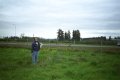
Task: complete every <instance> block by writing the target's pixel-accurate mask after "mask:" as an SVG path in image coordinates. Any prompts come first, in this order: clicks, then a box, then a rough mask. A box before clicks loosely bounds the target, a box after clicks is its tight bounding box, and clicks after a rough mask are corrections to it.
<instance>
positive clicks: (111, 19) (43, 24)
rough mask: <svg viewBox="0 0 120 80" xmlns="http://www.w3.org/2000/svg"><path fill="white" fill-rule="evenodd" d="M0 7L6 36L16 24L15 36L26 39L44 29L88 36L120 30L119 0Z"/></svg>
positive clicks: (37, 0) (35, 1) (10, 0)
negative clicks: (78, 31)
mask: <svg viewBox="0 0 120 80" xmlns="http://www.w3.org/2000/svg"><path fill="white" fill-rule="evenodd" d="M0 3H1V4H0V29H1V30H2V31H1V32H4V34H6V35H8V32H10V31H9V30H11V29H10V28H11V27H13V26H12V24H16V26H17V29H18V33H19V34H20V33H23V32H24V33H25V34H29V36H32V34H33V33H36V34H37V32H36V31H37V30H38V29H39V30H40V31H41V33H40V34H42V33H44V32H45V31H46V29H48V30H49V29H52V30H54V31H52V32H54V34H56V31H57V29H58V28H62V29H64V30H67V29H69V30H73V29H79V30H81V32H83V31H87V32H90V33H91V32H93V33H91V34H95V33H94V31H99V30H106V32H107V31H108V34H110V35H112V36H113V35H114V36H116V35H115V33H116V30H120V27H119V25H120V15H119V14H120V11H119V9H120V5H119V4H120V1H119V0H0ZM6 28H7V29H8V30H7V31H8V32H6V30H5V29H6ZM33 29H34V30H33ZM26 30H27V32H26ZM82 30H83V31H82ZM89 30H92V31H89ZM109 30H112V32H111V33H109ZM30 31H31V32H30ZM38 32H39V31H38ZM106 32H104V33H103V34H105V35H106ZM30 33H32V34H30ZM49 33H50V32H48V34H49ZM117 33H119V32H117ZM1 34H2V33H1ZM11 34H12V33H11ZM99 34H101V33H99ZM2 35H3V34H2ZM42 36H43V35H42ZM43 37H49V36H47V34H46V36H43ZM51 37H56V36H51ZM83 37H84V36H83ZM85 37H86V36H85Z"/></svg>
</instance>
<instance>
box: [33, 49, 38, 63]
mask: <svg viewBox="0 0 120 80" xmlns="http://www.w3.org/2000/svg"><path fill="white" fill-rule="evenodd" d="M37 61H38V51H33V53H32V63H33V64H36V63H37Z"/></svg>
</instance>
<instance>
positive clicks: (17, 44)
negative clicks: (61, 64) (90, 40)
mask: <svg viewBox="0 0 120 80" xmlns="http://www.w3.org/2000/svg"><path fill="white" fill-rule="evenodd" d="M2 46H3V47H31V43H27V42H26V43H25V42H17V43H16V42H0V47H2ZM42 46H43V47H45V46H47V47H91V48H92V47H93V48H94V47H96V48H97V47H98V48H99V47H108V48H109V47H110V48H113V47H114V48H120V47H118V46H103V45H85V44H54V43H52V44H43V45H42Z"/></svg>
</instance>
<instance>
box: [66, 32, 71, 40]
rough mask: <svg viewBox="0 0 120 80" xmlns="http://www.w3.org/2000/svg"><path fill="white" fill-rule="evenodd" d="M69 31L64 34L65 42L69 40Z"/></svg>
mask: <svg viewBox="0 0 120 80" xmlns="http://www.w3.org/2000/svg"><path fill="white" fill-rule="evenodd" d="M70 38H71V37H70V31H68V32H65V40H70Z"/></svg>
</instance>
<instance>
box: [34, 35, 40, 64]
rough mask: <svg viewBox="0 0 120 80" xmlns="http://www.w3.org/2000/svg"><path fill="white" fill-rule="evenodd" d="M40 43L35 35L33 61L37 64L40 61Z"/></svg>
mask: <svg viewBox="0 0 120 80" xmlns="http://www.w3.org/2000/svg"><path fill="white" fill-rule="evenodd" d="M40 45H41V44H40V43H39V42H38V39H37V38H36V37H35V38H34V40H33V42H32V63H33V64H36V63H37V61H38V53H39V51H40Z"/></svg>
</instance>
